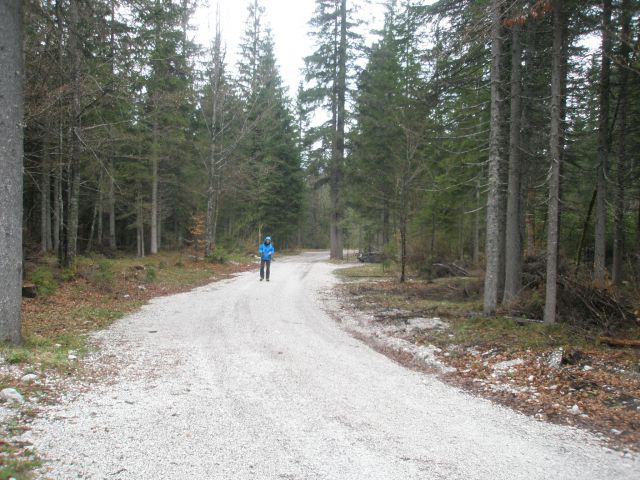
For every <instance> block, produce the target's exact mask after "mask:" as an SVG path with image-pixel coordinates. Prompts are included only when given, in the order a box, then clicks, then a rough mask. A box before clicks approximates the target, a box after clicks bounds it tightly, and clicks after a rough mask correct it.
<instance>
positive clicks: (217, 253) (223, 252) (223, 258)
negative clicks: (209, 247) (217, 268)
mask: <svg viewBox="0 0 640 480" xmlns="http://www.w3.org/2000/svg"><path fill="white" fill-rule="evenodd" d="M229 255H230V254H229V252H228V251H227V249H225V248H224V247H221V246H219V245H218V246H216V249H215V250H214V251H213V252H211V253H210V254H209V255H208V256H207V261H208V262H209V263H225V262H227V261H228V260H229Z"/></svg>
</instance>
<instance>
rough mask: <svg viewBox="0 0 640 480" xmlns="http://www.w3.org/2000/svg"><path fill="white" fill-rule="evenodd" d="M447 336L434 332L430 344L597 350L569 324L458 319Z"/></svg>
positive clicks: (589, 339) (490, 318) (594, 345)
mask: <svg viewBox="0 0 640 480" xmlns="http://www.w3.org/2000/svg"><path fill="white" fill-rule="evenodd" d="M449 323H450V325H451V328H450V329H448V330H447V331H446V332H432V333H431V334H430V337H429V341H430V342H433V343H435V344H437V345H438V346H440V347H443V346H447V345H450V344H456V345H463V346H471V345H477V346H480V347H495V346H497V347H501V348H509V349H518V350H527V349H533V350H547V349H550V348H557V347H572V348H576V347H577V348H596V346H597V345H596V342H595V341H594V339H592V338H589V337H588V336H587V335H585V334H583V333H582V332H579V331H577V330H575V329H574V328H572V327H571V326H569V325H566V324H554V325H546V324H543V323H529V322H518V321H516V320H512V319H509V318H504V317H477V318H455V319H452V320H450V322H449Z"/></svg>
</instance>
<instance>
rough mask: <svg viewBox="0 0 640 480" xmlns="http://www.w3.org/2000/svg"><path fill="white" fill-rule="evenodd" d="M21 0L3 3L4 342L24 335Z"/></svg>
mask: <svg viewBox="0 0 640 480" xmlns="http://www.w3.org/2000/svg"><path fill="white" fill-rule="evenodd" d="M22 3H23V2H22V1H21V0H5V1H3V2H1V3H0V65H2V68H0V139H1V141H0V178H2V188H0V278H1V279H2V288H1V289H0V342H3V341H9V342H12V343H20V342H21V341H22V337H21V334H20V323H21V321H20V320H21V319H20V306H21V303H22V166H23V159H22V155H23V128H22V118H23V108H24V107H23V81H24V63H23V54H22Z"/></svg>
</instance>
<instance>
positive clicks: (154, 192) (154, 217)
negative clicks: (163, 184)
mask: <svg viewBox="0 0 640 480" xmlns="http://www.w3.org/2000/svg"><path fill="white" fill-rule="evenodd" d="M152 128H153V131H152V137H153V138H152V145H151V232H150V233H149V235H150V243H149V252H150V253H151V254H152V255H153V254H155V253H158V156H159V148H160V146H159V145H158V142H159V139H158V119H157V118H154V120H153V127H152Z"/></svg>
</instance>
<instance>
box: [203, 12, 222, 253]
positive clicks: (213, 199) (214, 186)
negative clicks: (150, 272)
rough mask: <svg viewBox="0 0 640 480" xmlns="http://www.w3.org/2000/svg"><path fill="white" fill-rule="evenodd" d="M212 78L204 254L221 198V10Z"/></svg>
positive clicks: (213, 237) (211, 246)
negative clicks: (218, 155)
mask: <svg viewBox="0 0 640 480" xmlns="http://www.w3.org/2000/svg"><path fill="white" fill-rule="evenodd" d="M212 64H213V65H212V66H213V69H212V78H211V124H210V126H209V129H210V132H209V141H210V145H209V165H208V167H209V168H208V169H207V170H208V172H207V173H208V177H209V178H208V185H207V216H206V217H205V243H204V256H205V257H207V256H209V255H211V254H212V253H213V251H214V250H215V247H216V233H217V232H216V230H217V215H218V200H219V188H218V187H219V175H220V172H219V171H218V170H219V166H220V165H219V159H218V158H217V155H216V146H217V143H218V141H219V140H220V139H219V138H218V136H219V133H220V131H219V130H218V124H219V121H220V119H219V118H218V117H219V111H218V110H219V107H220V100H221V98H220V96H221V94H222V92H221V86H222V75H223V58H222V33H221V31H220V17H219V12H217V13H216V35H215V39H214V46H213V58H212Z"/></svg>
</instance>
